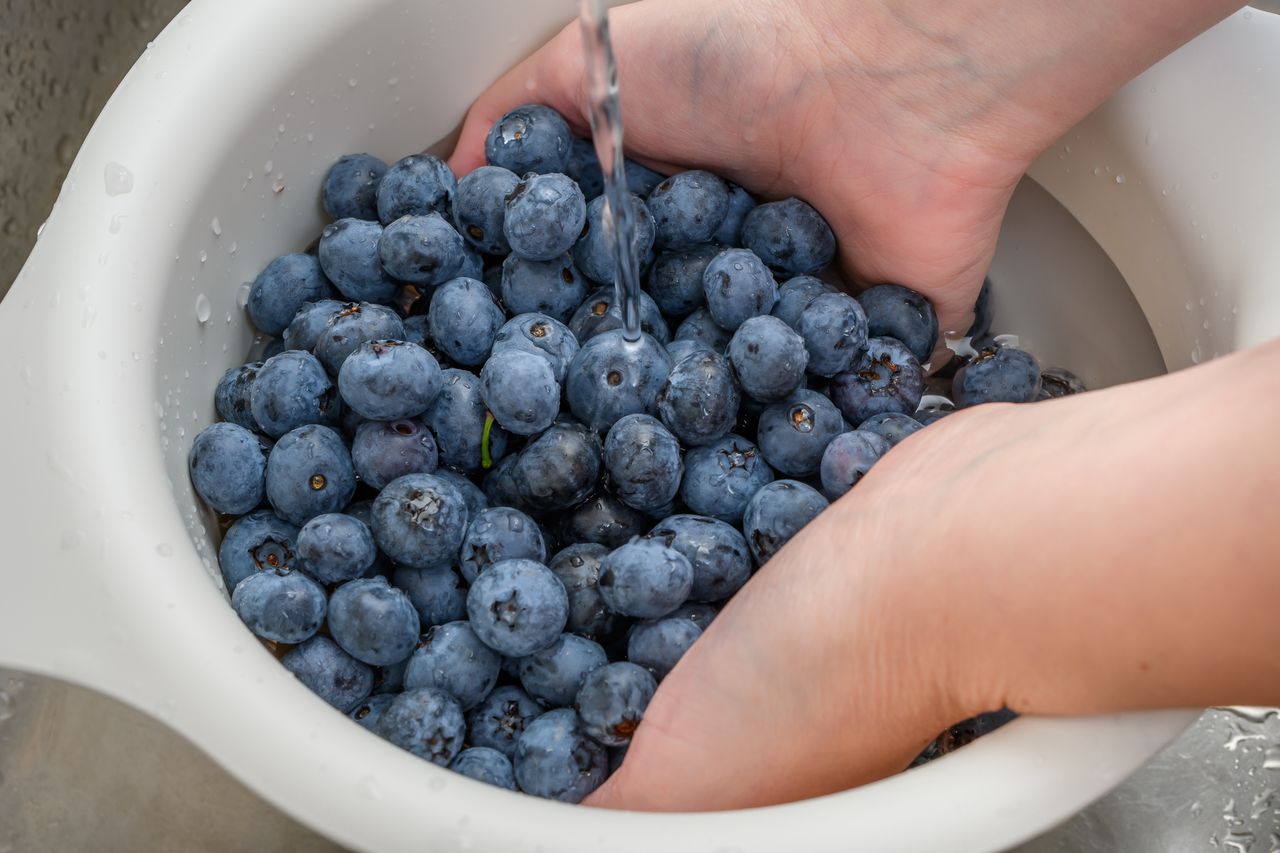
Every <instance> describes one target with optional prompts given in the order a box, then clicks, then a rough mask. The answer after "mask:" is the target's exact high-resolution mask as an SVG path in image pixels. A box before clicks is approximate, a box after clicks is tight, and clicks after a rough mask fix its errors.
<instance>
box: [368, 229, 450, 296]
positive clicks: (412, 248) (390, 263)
mask: <svg viewBox="0 0 1280 853" xmlns="http://www.w3.org/2000/svg"><path fill="white" fill-rule="evenodd" d="M378 260H380V261H381V262H382V268H383V269H385V270H386V271H387V272H388V273H389V274H390V275H392V276H393V277H395V278H397V279H399V280H400V281H407V282H410V283H412V284H420V285H426V286H428V287H431V286H435V285H437V284H443V283H444V282H446V281H449V280H450V279H452V278H455V277H456V276H457V275H458V274H459V272H460V270H461V269H462V264H463V262H464V261H465V260H466V252H465V245H464V243H463V241H462V235H460V234H459V233H458V232H457V231H456V230H455V229H454V227H453V226H452V225H450V224H449V222H448V221H447V220H446V219H445V218H444V217H443V216H441V215H440V214H438V213H428V214H426V215H425V216H420V215H411V216H402V217H400V218H399V219H396V220H394V221H393V222H391V223H390V224H389V225H387V227H386V228H385V229H383V231H382V236H381V237H379V238H378Z"/></svg>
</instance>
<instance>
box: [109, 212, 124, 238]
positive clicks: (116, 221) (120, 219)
mask: <svg viewBox="0 0 1280 853" xmlns="http://www.w3.org/2000/svg"><path fill="white" fill-rule="evenodd" d="M123 224H124V214H122V213H117V214H116V215H115V216H112V217H111V224H110V225H108V226H107V231H109V232H110V233H112V234H119V233H120V226H121V225H123Z"/></svg>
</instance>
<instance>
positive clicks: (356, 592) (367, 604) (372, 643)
mask: <svg viewBox="0 0 1280 853" xmlns="http://www.w3.org/2000/svg"><path fill="white" fill-rule="evenodd" d="M420 631H421V623H420V622H419V620H418V611H417V610H415V609H414V607H413V603H412V602H410V601H409V596H407V595H405V594H404V591H403V590H400V589H397V588H396V587H393V586H391V585H390V584H389V583H387V579H386V578H384V577H382V576H381V575H379V576H377V577H372V578H361V579H359V580H353V581H348V582H347V583H344V584H343V585H342V586H340V587H338V588H337V589H336V590H334V592H333V595H332V596H331V597H330V599H329V634H330V635H331V636H332V637H333V640H334V642H336V643H337V644H338V645H339V646H341V647H342V650H343V651H344V652H346V653H347V654H349V655H351V656H352V657H353V658H355V659H356V660H359V661H364V662H365V663H367V664H370V665H371V666H389V665H391V664H393V663H398V662H400V661H402V660H404V659H405V658H407V657H408V656H409V655H410V654H411V653H412V652H413V648H414V646H415V645H417V643H418V635H419V633H420Z"/></svg>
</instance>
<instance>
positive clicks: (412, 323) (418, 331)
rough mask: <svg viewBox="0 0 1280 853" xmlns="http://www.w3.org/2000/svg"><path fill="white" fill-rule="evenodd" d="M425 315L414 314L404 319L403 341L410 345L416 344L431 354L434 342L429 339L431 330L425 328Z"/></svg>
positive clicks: (426, 318)
mask: <svg viewBox="0 0 1280 853" xmlns="http://www.w3.org/2000/svg"><path fill="white" fill-rule="evenodd" d="M428 319H429V318H428V317H427V315H426V314H414V315H413V316H411V317H405V318H404V339H405V340H406V341H408V342H409V343H411V344H417V345H418V346H420V347H422V348H423V349H424V350H426V351H427V352H431V353H432V355H435V353H434V352H432V350H433V349H434V348H435V345H436V342H435V341H434V340H432V338H431V330H430V329H429V328H428V327H427V320H428Z"/></svg>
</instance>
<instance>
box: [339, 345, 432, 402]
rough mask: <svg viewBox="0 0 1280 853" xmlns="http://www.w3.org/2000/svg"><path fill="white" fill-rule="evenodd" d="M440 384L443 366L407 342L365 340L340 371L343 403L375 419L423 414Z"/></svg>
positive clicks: (416, 346) (428, 354)
mask: <svg viewBox="0 0 1280 853" xmlns="http://www.w3.org/2000/svg"><path fill="white" fill-rule="evenodd" d="M440 385H441V376H440V365H439V364H437V363H436V360H435V359H434V358H432V357H431V353H429V352H427V351H426V350H425V349H423V348H422V347H420V346H418V345H417V344H411V343H408V342H406V341H366V342H365V343H363V344H361V345H360V347H359V348H358V349H357V350H356V351H355V352H353V353H351V355H350V356H348V357H347V360H346V361H345V362H343V364H342V369H341V370H340V371H339V372H338V392H339V393H340V394H341V395H342V400H343V402H345V403H346V404H347V405H348V406H349V407H351V409H353V410H354V411H355V412H356V413H357V414H359V415H361V416H362V417H366V418H369V419H370V420H375V421H393V420H399V419H401V418H411V417H414V416H415V415H420V414H422V413H423V412H424V411H426V409H427V407H428V406H430V405H431V403H432V401H434V400H435V398H436V395H437V394H439V393H440Z"/></svg>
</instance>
